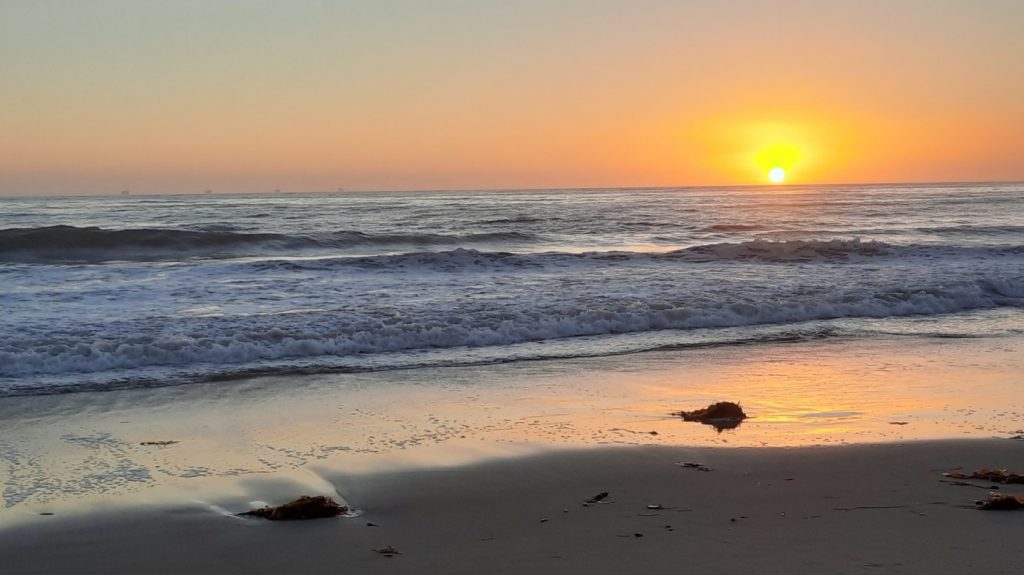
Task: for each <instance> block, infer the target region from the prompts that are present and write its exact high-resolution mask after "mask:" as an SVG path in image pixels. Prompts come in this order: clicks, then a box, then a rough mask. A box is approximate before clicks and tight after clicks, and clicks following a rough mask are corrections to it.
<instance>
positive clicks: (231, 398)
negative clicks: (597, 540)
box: [0, 336, 1024, 513]
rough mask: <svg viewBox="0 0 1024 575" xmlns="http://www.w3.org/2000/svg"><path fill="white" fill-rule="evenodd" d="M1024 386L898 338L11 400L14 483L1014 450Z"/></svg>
mask: <svg viewBox="0 0 1024 575" xmlns="http://www.w3.org/2000/svg"><path fill="white" fill-rule="evenodd" d="M1022 374H1024V338H1020V337H1012V336H1004V337H975V338H917V337H907V336H890V337H888V338H886V339H878V338H875V339H871V340H863V339H848V340H837V339H829V340H823V341H815V342H793V343H774V344H759V345H743V346H733V347H719V346H712V347H707V348H691V349H683V350H666V351H657V352H647V353H640V354H629V355H623V356H606V357H598V358H577V359H563V360H550V361H531V362H518V363H510V364H493V365H482V366H469V367H457V368H446V367H438V368H419V369H410V370H398V371H386V372H367V373H355V374H324V375H316V376H287V377H282V376H272V377H265V378H256V379H250V380H243V381H235V382H214V383H208V384H197V385H191V386H181V387H174V388H159V389H146V390H124V391H116V392H107V393H82V394H64V395H60V396H37V397H19V398H7V399H5V400H3V401H0V486H2V492H3V496H4V507H5V508H6V510H7V511H9V512H14V513H28V512H33V511H38V510H42V509H45V508H46V507H47V506H48V505H52V504H58V503H61V502H64V503H67V502H73V501H93V500H96V499H97V498H100V499H102V498H107V497H115V498H116V497H123V496H125V495H128V494H133V493H134V494H137V495H143V496H145V497H147V498H154V497H158V495H157V494H159V493H161V492H166V490H167V489H173V490H178V492H180V490H183V489H184V490H190V491H197V492H198V491H202V490H203V489H204V488H205V487H204V486H206V487H208V486H211V485H221V486H224V485H234V486H235V487H233V488H232V489H235V490H237V489H238V482H245V481H249V480H250V479H251V478H254V477H274V476H277V475H282V476H286V475H288V474H292V475H294V474H296V473H298V474H300V475H301V476H303V477H306V478H307V479H309V478H311V477H315V476H316V474H315V473H314V474H313V475H309V476H308V477H307V475H308V472H309V470H315V469H317V468H322V467H329V468H330V467H336V468H343V469H345V470H346V471H348V472H354V471H358V470H365V471H372V470H378V469H381V468H387V467H402V466H410V465H428V466H438V465H455V464H461V463H466V462H471V461H478V460H480V459H486V458H489V457H495V456H503V455H517V454H521V453H527V452H533V451H536V450H544V449H552V448H564V447H586V446H604V445H637V444H641V445H643V444H653V445H693V446H701V445H704V446H737V447H741V446H754V447H756V446H803V445H831V444H846V443H865V442H891V441H909V440H919V439H940V438H967V437H1003V438H1010V437H1012V436H1015V435H1020V434H1022V433H1024V397H1022V395H1021V394H1020V389H1022V386H1024V375H1022ZM718 400H733V401H739V402H740V403H741V404H742V405H743V407H744V409H745V410H746V412H747V413H748V414H749V415H750V419H748V420H747V421H745V422H744V423H743V424H742V425H740V426H739V427H738V428H736V429H734V430H729V431H724V432H721V433H717V432H716V431H715V430H714V429H712V428H711V427H708V426H704V425H700V424H697V423H686V422H683V421H682V420H680V419H679V418H678V417H673V416H671V415H670V412H672V411H675V410H680V409H692V408H697V407H702V406H704V405H706V404H708V403H710V402H713V401H718ZM165 441H170V442H173V443H169V444H166V445H159V444H156V445H154V444H146V443H147V442H165ZM268 474H269V475H268Z"/></svg>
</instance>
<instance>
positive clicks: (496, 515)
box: [0, 440, 1024, 575]
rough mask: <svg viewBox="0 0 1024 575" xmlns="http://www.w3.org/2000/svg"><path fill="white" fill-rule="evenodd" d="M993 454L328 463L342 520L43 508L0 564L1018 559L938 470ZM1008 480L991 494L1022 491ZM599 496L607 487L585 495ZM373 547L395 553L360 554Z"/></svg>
mask: <svg viewBox="0 0 1024 575" xmlns="http://www.w3.org/2000/svg"><path fill="white" fill-rule="evenodd" d="M680 462H694V463H701V464H703V465H705V466H707V467H708V468H710V471H700V470H698V469H694V468H689V467H684V466H681V465H679V463H680ZM992 466H994V467H1009V468H1011V469H1018V470H1020V469H1024V443H1021V442H1020V441H1019V440H971V441H953V442H951V441H946V442H915V443H910V444H902V445H901V444H879V445H859V446H839V447H807V448H791V449H771V448H756V449H755V448H751V449H723V448H680V447H673V448H668V447H618V448H606V449H597V450H582V451H558V452H551V453H547V454H544V455H535V456H528V457H517V458H508V459H501V460H497V461H491V462H488V463H480V464H475V465H469V466H459V467H449V468H441V469H418V470H411V471H405V472H395V471H392V472H383V473H369V474H367V473H354V474H346V473H344V472H340V471H334V472H332V473H330V474H325V475H323V479H324V480H325V483H324V484H325V485H329V486H330V489H333V490H334V495H335V496H336V497H339V498H341V499H343V500H344V501H346V502H347V503H348V504H349V505H352V506H353V507H354V508H356V509H358V515H356V516H354V517H339V518H335V519H320V520H312V521H305V522H287V523H286V522H276V523H275V522H268V521H264V520H260V519H243V518H238V517H233V516H230V515H228V514H225V513H224V512H225V511H226V512H237V511H243V510H246V509H248V508H249V507H250V506H251V505H252V503H250V502H246V501H243V500H242V499H241V498H236V499H234V500H230V501H226V502H224V506H223V509H221V510H220V511H218V510H217V509H215V508H212V507H211V506H209V505H205V504H199V503H192V504H188V503H180V504H178V505H169V506H163V507H142V508H135V509H123V508H122V509H115V508H111V509H107V510H106V511H94V512H92V513H88V514H77V515H72V516H68V517H63V518H62V517H59V516H58V515H54V516H40V517H38V518H35V519H33V520H32V521H28V522H23V523H22V524H20V525H19V526H18V528H17V529H6V530H4V532H3V533H2V536H0V557H3V558H4V573H8V574H11V575H15V574H19V575H20V574H29V573H72V572H74V573H97V574H98V573H588V574H593V573H625V572H632V571H643V572H648V573H676V572H700V573H737V572H760V573H953V572H974V573H987V574H995V573H1020V572H1022V571H1024V547H1022V546H1021V545H1020V537H1019V532H1020V529H1019V528H1020V524H1021V521H1022V520H1024V512H992V511H980V510H977V509H975V504H974V501H975V500H976V499H979V498H983V497H984V496H985V495H986V493H987V492H988V491H989V489H990V485H991V484H989V483H985V482H973V483H974V484H975V486H959V485H955V484H953V483H952V482H951V481H950V480H948V479H946V478H944V477H943V476H942V472H943V471H950V470H954V469H964V470H968V471H969V470H973V469H975V468H978V467H992ZM265 487H266V488H267V489H269V491H265V492H264V494H265V495H268V499H271V500H272V501H271V502H272V503H281V502H283V501H284V500H285V499H287V498H288V497H290V496H291V495H297V493H295V489H296V486H295V485H288V484H286V483H281V484H278V485H276V486H275V487H273V488H270V487H267V486H265ZM1011 487H1013V486H1003V487H1002V489H1001V491H1002V492H1006V493H1011V492H1015V491H1016V492H1024V486H1017V487H1018V489H1016V490H1014V489H1011ZM275 490H276V493H272V492H273V491H275ZM600 492H608V496H607V498H605V499H604V500H602V501H601V502H599V503H591V504H588V505H586V506H585V505H584V502H586V501H587V500H588V499H590V498H591V497H593V496H594V495H596V494H598V493H600ZM275 497H276V498H277V500H273V499H274V498H275ZM648 506H660V507H661V508H660V509H651V508H649V507H648ZM371 524H372V525H371ZM386 546H393V547H394V548H395V549H397V550H398V551H400V553H401V554H399V555H396V556H393V557H387V556H384V555H381V554H379V553H377V552H375V549H380V548H384V547H386Z"/></svg>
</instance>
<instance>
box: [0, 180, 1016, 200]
mask: <svg viewBox="0 0 1024 575" xmlns="http://www.w3.org/2000/svg"><path fill="white" fill-rule="evenodd" d="M984 184H1024V179H1020V180H945V181H880V182H855V183H849V182H846V183H839V182H818V183H799V184H787V183H779V184H774V183H771V182H767V183H761V184H711V185H693V184H690V185H652V186H572V187H558V186H555V187H543V186H542V187H501V188H481V187H464V188H462V187H460V188H395V189H391V188H381V189H346V188H344V187H340V188H336V189H333V190H296V191H285V190H282V189H280V188H277V189H274V190H268V191H255V192H217V191H215V190H213V189H212V188H203V189H199V190H197V191H194V192H145V191H140V192H135V191H132V190H131V188H125V189H122V190H121V191H117V192H103V193H77V194H75V193H73V194H46V193H43V194H7V193H3V192H0V198H41V197H49V198H79V197H132V196H203V195H221V196H231V195H238V196H242V195H264V194H266V195H298V194H350V193H351V194H389V193H438V192H544V191H565V192H572V191H596V190H659V189H680V190H683V189H738V188H775V189H787V188H809V187H815V186H836V187H856V186H927V185H930V186H956V185H974V186H977V185H984ZM125 192H127V193H125Z"/></svg>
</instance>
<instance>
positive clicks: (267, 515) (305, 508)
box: [239, 495, 348, 521]
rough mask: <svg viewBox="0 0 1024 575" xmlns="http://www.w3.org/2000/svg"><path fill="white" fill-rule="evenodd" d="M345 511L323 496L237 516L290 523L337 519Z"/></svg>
mask: <svg viewBox="0 0 1024 575" xmlns="http://www.w3.org/2000/svg"><path fill="white" fill-rule="evenodd" d="M346 511H348V507H346V506H344V505H339V504H338V502H337V501H335V500H334V499H331V498H330V497H327V496H324V495H317V496H316V497H309V496H308V495H303V496H302V497H299V498H298V499H296V500H295V501H289V502H288V503H285V504H284V505H278V506H277V507H263V508H260V509H253V510H252V511H246V512H244V513H239V515H249V516H253V517H262V518H264V519H269V520H271V521H292V520H296V519H325V518H328V517H337V516H338V515H341V514H342V513H345V512H346Z"/></svg>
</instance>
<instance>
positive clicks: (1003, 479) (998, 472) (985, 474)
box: [943, 467, 1024, 483]
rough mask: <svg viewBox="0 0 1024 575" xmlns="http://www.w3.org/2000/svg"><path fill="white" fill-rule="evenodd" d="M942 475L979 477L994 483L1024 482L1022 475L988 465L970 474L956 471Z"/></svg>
mask: <svg viewBox="0 0 1024 575" xmlns="http://www.w3.org/2000/svg"><path fill="white" fill-rule="evenodd" d="M943 475H945V476H946V477H950V478H952V479H980V480H982V481H993V482H995V483H1024V475H1020V474H1018V473H1010V472H1009V471H1007V470H1005V469H990V468H988V467H984V468H982V469H979V470H977V471H975V472H973V473H971V474H970V475H967V474H965V473H959V472H956V471H951V472H949V473H944V474H943Z"/></svg>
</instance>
